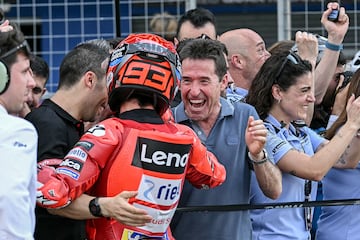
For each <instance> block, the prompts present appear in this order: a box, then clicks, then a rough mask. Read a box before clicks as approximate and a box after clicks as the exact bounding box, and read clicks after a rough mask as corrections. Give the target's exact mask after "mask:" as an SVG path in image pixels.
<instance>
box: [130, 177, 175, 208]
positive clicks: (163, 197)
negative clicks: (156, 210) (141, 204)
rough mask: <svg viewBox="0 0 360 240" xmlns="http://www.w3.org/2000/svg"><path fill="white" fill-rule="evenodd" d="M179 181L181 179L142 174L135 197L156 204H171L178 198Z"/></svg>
mask: <svg viewBox="0 0 360 240" xmlns="http://www.w3.org/2000/svg"><path fill="white" fill-rule="evenodd" d="M181 182H182V180H181V179H164V178H157V177H152V176H148V175H142V178H141V181H140V185H139V189H138V191H139V194H138V196H137V198H138V199H140V200H143V201H146V202H150V203H154V204H157V205H163V206H171V205H173V204H175V203H176V202H177V201H178V200H179V197H180V189H181Z"/></svg>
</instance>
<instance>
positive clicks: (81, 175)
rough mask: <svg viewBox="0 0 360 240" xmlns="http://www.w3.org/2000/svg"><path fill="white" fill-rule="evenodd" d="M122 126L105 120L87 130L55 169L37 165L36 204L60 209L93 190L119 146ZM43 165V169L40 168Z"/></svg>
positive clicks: (116, 122) (42, 163) (114, 121)
mask: <svg viewBox="0 0 360 240" xmlns="http://www.w3.org/2000/svg"><path fill="white" fill-rule="evenodd" d="M122 133H123V127H122V125H121V124H120V123H119V122H118V121H116V120H112V119H108V120H106V121H104V122H102V123H100V124H98V125H96V126H94V127H92V128H91V129H89V130H88V131H87V132H86V133H85V134H84V135H83V136H82V137H81V139H80V140H79V141H78V142H77V143H76V144H75V146H74V147H73V148H72V149H71V150H70V151H69V153H68V154H67V155H66V156H65V158H64V159H63V160H62V161H61V162H60V164H59V166H58V167H57V168H56V170H55V169H54V168H51V167H48V166H44V165H46V163H45V164H44V162H46V161H47V162H51V161H49V160H44V161H43V162H41V163H39V171H38V185H39V187H38V189H37V204H38V205H40V206H42V207H46V208H59V207H64V206H66V205H67V204H69V203H70V202H71V201H72V200H73V199H75V198H77V197H78V196H80V195H81V194H82V193H84V192H85V191H87V190H88V189H90V188H91V187H92V185H93V184H94V183H95V182H96V180H97V179H98V177H99V173H100V171H101V169H102V168H104V166H105V164H106V162H107V161H108V160H109V159H110V158H111V156H112V154H113V153H114V151H116V149H117V147H118V146H120V145H121V144H120V143H121V141H122V139H121V136H122ZM41 165H42V166H41Z"/></svg>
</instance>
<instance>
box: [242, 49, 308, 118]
mask: <svg viewBox="0 0 360 240" xmlns="http://www.w3.org/2000/svg"><path fill="white" fill-rule="evenodd" d="M311 71H312V66H311V64H310V62H308V61H306V60H302V59H301V58H300V57H299V56H298V55H296V54H295V53H292V52H290V53H289V52H281V53H280V52H279V53H276V54H273V55H271V57H270V58H268V59H267V60H266V61H265V63H264V64H263V65H262V67H261V68H260V70H259V72H258V73H257V74H256V76H255V79H254V80H253V82H252V84H251V87H250V89H249V93H248V95H247V96H246V102H247V103H249V104H251V105H253V106H254V107H255V109H256V111H257V112H258V114H259V116H260V118H261V119H265V118H266V117H267V116H268V114H269V111H270V108H271V106H272V105H273V103H274V102H275V99H274V97H273V95H272V86H273V85H274V84H277V85H278V86H279V87H280V88H281V89H282V90H283V91H286V90H287V89H288V88H289V87H291V86H292V85H294V84H296V82H297V78H298V77H299V76H302V75H304V74H306V73H308V72H311Z"/></svg>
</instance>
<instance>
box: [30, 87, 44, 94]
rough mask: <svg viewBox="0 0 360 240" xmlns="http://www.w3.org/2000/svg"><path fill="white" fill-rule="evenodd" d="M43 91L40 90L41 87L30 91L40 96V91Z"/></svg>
mask: <svg viewBox="0 0 360 240" xmlns="http://www.w3.org/2000/svg"><path fill="white" fill-rule="evenodd" d="M43 90H44V89H42V88H41V87H34V88H33V89H32V92H33V94H36V95H37V94H40V93H42V91H43Z"/></svg>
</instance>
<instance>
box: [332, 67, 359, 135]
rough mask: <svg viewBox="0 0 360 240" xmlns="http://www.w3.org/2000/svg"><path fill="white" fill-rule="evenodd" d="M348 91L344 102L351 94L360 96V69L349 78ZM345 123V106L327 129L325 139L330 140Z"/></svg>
mask: <svg viewBox="0 0 360 240" xmlns="http://www.w3.org/2000/svg"><path fill="white" fill-rule="evenodd" d="M349 84H350V85H349V89H348V92H347V94H346V101H347V100H349V98H350V97H351V95H352V94H354V95H355V97H358V96H360V69H358V70H357V71H356V72H355V73H354V75H353V76H352V78H351V81H350V83H349ZM346 121H347V112H346V106H345V107H344V109H343V110H342V112H341V113H340V115H339V117H338V119H337V120H336V121H335V122H334V123H333V125H332V126H331V128H330V129H328V130H327V131H326V133H325V137H326V138H327V139H331V138H332V137H333V136H334V135H335V134H336V132H337V131H338V129H339V128H340V127H341V126H342V125H344V123H345V122H346Z"/></svg>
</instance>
